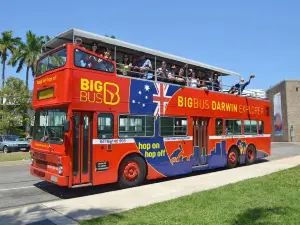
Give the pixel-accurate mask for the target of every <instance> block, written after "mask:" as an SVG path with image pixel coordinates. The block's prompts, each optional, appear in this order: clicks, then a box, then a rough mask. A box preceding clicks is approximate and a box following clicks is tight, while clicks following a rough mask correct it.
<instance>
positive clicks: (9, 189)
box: [0, 186, 36, 191]
mask: <svg viewBox="0 0 300 225" xmlns="http://www.w3.org/2000/svg"><path fill="white" fill-rule="evenodd" d="M34 187H36V186H25V187H18V188H7V189H0V191H11V190H19V189H26V188H34Z"/></svg>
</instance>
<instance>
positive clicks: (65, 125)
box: [64, 120, 70, 133]
mask: <svg viewBox="0 0 300 225" xmlns="http://www.w3.org/2000/svg"><path fill="white" fill-rule="evenodd" d="M69 131H70V120H65V122H64V132H65V133H67V132H69Z"/></svg>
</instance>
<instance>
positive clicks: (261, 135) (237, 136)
mask: <svg viewBox="0 0 300 225" xmlns="http://www.w3.org/2000/svg"><path fill="white" fill-rule="evenodd" d="M264 137H271V134H256V135H226V136H224V135H222V136H209V139H210V140H214V139H230V138H264Z"/></svg>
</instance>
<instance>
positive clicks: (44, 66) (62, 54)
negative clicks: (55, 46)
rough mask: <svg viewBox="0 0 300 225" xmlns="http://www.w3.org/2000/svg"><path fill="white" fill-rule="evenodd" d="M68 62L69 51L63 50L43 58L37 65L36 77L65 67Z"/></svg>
mask: <svg viewBox="0 0 300 225" xmlns="http://www.w3.org/2000/svg"><path fill="white" fill-rule="evenodd" d="M66 61H67V49H66V48H63V49H60V50H58V51H56V52H52V53H50V54H49V55H47V56H45V57H44V58H42V59H41V60H40V61H39V62H38V64H37V71H36V76H39V75H41V74H43V73H45V72H47V71H50V70H54V69H57V68H60V67H63V66H64V65H65V64H66Z"/></svg>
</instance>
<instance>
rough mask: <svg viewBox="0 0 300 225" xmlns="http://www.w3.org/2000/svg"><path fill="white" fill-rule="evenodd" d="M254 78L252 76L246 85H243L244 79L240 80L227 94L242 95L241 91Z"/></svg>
mask: <svg viewBox="0 0 300 225" xmlns="http://www.w3.org/2000/svg"><path fill="white" fill-rule="evenodd" d="M254 77H255V75H253V74H252V75H251V76H250V77H249V80H248V81H247V82H246V83H244V81H245V80H244V78H241V79H240V82H239V83H237V84H235V85H234V86H232V87H231V88H230V90H229V93H230V94H239V95H241V94H242V93H243V90H244V89H245V87H246V86H248V85H249V84H250V81H251V79H252V78H254Z"/></svg>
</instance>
